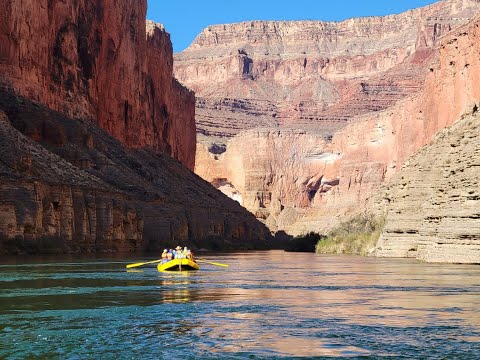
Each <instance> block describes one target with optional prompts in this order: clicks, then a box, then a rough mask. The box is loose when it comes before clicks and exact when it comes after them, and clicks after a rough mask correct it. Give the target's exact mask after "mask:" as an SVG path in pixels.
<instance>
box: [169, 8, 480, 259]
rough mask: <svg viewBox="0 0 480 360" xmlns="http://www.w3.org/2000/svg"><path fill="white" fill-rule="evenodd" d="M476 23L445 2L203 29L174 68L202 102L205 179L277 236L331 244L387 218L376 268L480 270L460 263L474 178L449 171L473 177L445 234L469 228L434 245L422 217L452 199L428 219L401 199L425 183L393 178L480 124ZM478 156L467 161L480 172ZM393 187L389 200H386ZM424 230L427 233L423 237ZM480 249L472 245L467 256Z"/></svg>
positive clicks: (436, 237) (437, 236)
mask: <svg viewBox="0 0 480 360" xmlns="http://www.w3.org/2000/svg"><path fill="white" fill-rule="evenodd" d="M478 11H479V2H478V1H469V0H450V1H441V2H439V3H436V4H433V5H431V6H428V7H425V8H422V9H418V10H413V11H410V12H407V13H404V14H400V15H394V16H389V17H385V18H367V19H353V20H348V21H345V22H342V23H339V24H331V23H318V22H280V23H277V22H252V23H242V24H234V25H225V26H215V27H209V28H207V29H206V30H204V31H203V32H202V34H201V35H200V36H199V37H198V38H197V40H196V41H195V42H194V43H193V44H192V45H191V47H190V48H189V49H187V50H186V51H185V52H183V53H182V54H179V55H177V56H176V60H177V64H176V65H175V71H176V73H177V74H179V75H178V76H179V77H180V78H182V79H184V81H186V82H187V83H189V84H191V86H193V87H195V86H197V89H198V91H199V96H200V98H201V99H200V101H198V103H197V107H198V109H197V111H198V114H199V116H197V123H198V126H199V132H200V135H201V136H200V137H199V139H200V143H199V145H198V147H199V151H198V152H197V163H196V172H197V173H198V174H200V175H201V176H202V177H204V178H205V179H206V180H208V181H211V182H212V183H213V184H214V185H216V186H217V187H218V188H219V189H221V190H222V191H224V192H225V193H226V194H228V195H229V196H231V197H232V198H235V199H237V200H238V201H240V202H241V203H242V204H243V205H244V206H245V207H246V208H247V209H249V210H250V211H252V212H253V213H254V214H255V215H256V216H257V217H258V218H260V219H263V221H264V222H265V223H266V224H267V225H268V226H269V228H270V229H272V230H285V231H286V232H287V233H290V234H293V235H296V234H302V233H306V232H309V231H318V232H326V231H328V230H329V229H331V228H332V226H334V225H335V224H338V223H339V222H341V221H343V220H345V219H348V217H350V216H352V215H353V214H355V213H358V212H363V211H366V210H367V209H369V210H370V211H376V212H378V213H379V214H387V226H386V228H385V231H384V233H383V235H382V240H381V244H382V245H379V246H380V248H379V249H380V250H379V251H378V252H377V254H378V255H379V256H418V257H419V258H422V259H426V260H428V261H459V262H474V261H475V259H477V260H478V261H480V255H479V253H478V251H475V252H473V253H472V254H473V255H471V256H465V254H466V253H467V252H468V251H469V250H468V251H467V250H466V248H465V247H463V248H462V245H465V244H466V243H465V241H464V239H467V240H468V241H470V242H471V241H473V240H471V239H472V236H474V237H475V236H477V237H478V232H477V233H475V234H473V235H472V232H471V231H470V232H469V231H466V232H465V229H466V228H467V227H469V228H470V229H478V224H477V223H476V221H477V220H476V219H477V215H478V214H477V213H475V211H470V212H469V213H468V212H467V211H464V210H461V209H462V206H463V209H473V208H474V205H472V202H474V203H475V204H476V205H477V206H478V205H479V204H478V198H477V197H476V195H475V194H476V192H475V191H476V190H475V187H477V188H478V186H480V185H479V182H478V179H477V178H476V177H475V176H476V175H475V174H477V172H476V171H475V169H476V168H475V165H471V161H469V162H465V163H458V162H455V163H457V165H458V166H457V165H455V166H456V167H457V168H458V169H457V168H456V169H452V171H453V172H454V173H463V171H460V170H459V169H460V168H461V167H462V166H463V167H464V171H465V174H468V176H467V178H465V179H464V178H458V179H457V178H452V179H450V180H449V182H448V183H449V184H451V186H456V187H458V188H462V189H464V190H465V191H463V192H462V194H463V193H465V194H470V195H468V196H466V197H465V198H462V199H464V200H465V201H467V202H468V204H467V203H464V202H462V201H463V200H462V201H456V202H455V206H453V207H448V206H446V207H444V208H442V209H443V210H442V211H443V213H442V215H439V217H440V220H438V219H437V220H438V221H439V222H440V223H445V224H446V223H448V224H451V223H452V222H451V221H450V222H449V220H448V216H446V214H447V213H448V211H449V210H448V209H452V211H454V212H455V213H454V214H450V215H449V216H450V218H456V219H457V220H458V219H459V217H461V219H462V220H461V221H460V220H458V221H457V224H458V223H461V222H463V225H462V226H460V227H458V228H457V229H456V230H452V231H443V230H442V231H443V232H442V231H440V230H439V231H438V232H436V230H432V231H430V230H431V229H433V228H434V227H435V226H436V225H435V224H433V223H432V222H431V221H430V220H428V219H424V218H423V214H424V213H425V209H430V210H431V209H432V208H435V206H433V207H432V206H430V205H431V204H430V203H433V204H435V203H436V202H437V201H443V202H444V201H445V198H447V197H445V196H444V197H443V198H442V199H443V200H441V199H440V200H439V199H438V198H437V197H435V196H429V197H427V198H428V199H429V200H428V201H429V202H428V203H425V204H424V203H422V204H421V206H420V205H418V204H414V203H413V202H408V201H406V200H405V201H401V199H402V198H405V196H406V195H405V194H406V193H405V191H401V189H400V190H399V188H402V186H403V187H406V188H412V187H414V183H415V181H417V182H418V181H421V180H419V179H420V178H419V176H420V175H421V173H418V174H417V173H415V172H413V171H412V169H410V170H408V171H410V172H409V174H415V175H409V176H410V178H411V179H413V180H412V183H411V184H409V182H408V181H405V184H404V183H403V182H402V180H400V178H401V177H402V173H399V174H397V173H398V172H399V171H400V170H401V167H402V164H404V163H405V162H407V163H408V159H409V158H410V157H411V156H412V155H413V154H415V153H416V152H417V151H418V150H419V149H420V148H422V147H424V146H426V145H428V144H429V143H430V142H431V141H432V139H433V138H434V137H435V136H436V134H437V133H438V132H439V131H441V130H442V129H444V128H445V127H448V126H450V125H452V124H454V123H455V122H457V121H458V120H460V119H461V118H462V117H463V115H464V114H467V113H475V112H476V111H477V110H478V106H479V103H480V88H479V87H478V86H476V84H478V82H479V80H480V79H479V76H480V67H479V65H480V64H479V61H480V60H479V59H480V56H479V55H480V45H479V44H480V43H479V41H478V40H479V39H478V34H479V25H480V20H479V19H478V18H477V17H475V16H476V14H478ZM263 38H266V40H262V39H263ZM234 59H237V60H238V61H237V62H236V61H234ZM209 62H213V63H214V64H215V66H212V67H209V65H208V64H209ZM209 79H213V80H214V81H210V80H209ZM222 96H223V98H222ZM475 121H477V120H475ZM467 128H468V129H467ZM472 128H473V129H475V127H470V128H469V127H468V126H463V127H458V129H467V130H468V131H470V132H471V131H473V130H472ZM246 129H250V130H246ZM300 129H301V130H300ZM458 129H457V130H456V131H461V130H458ZM467 130H465V131H467ZM457 137H459V138H460V139H462V138H463V137H462V134H460V133H458V134H456V135H455V141H454V143H459V144H460V145H459V146H463V145H462V144H463V142H462V141H460V140H459V141H457V140H458V139H457ZM470 138H471V139H472V140H471V141H473V142H475V141H477V138H476V137H474V136H470ZM452 141H453V140H452ZM468 141H470V140H468V139H467V141H466V143H468ZM452 146H453V145H452ZM438 148H440V149H443V148H444V147H443V145H437V148H436V149H437V150H432V151H431V153H433V154H436V155H437V156H438V154H439V152H441V151H440V150H438ZM477 149H478V147H475V146H473V149H470V148H469V149H466V150H468V151H465V153H468V154H470V155H469V156H471V157H472V158H474V159H476V158H477V157H476V155H475V154H476V153H475V151H477ZM457 153H458V154H463V153H464V152H463V151H462V149H460V150H459V151H458V152H457ZM448 156H450V155H448V154H445V158H446V159H447V157H448ZM450 161H451V160H450ZM419 163H421V162H420V160H419ZM453 163H454V162H453V161H452V164H453ZM418 167H421V168H424V169H426V170H425V172H430V173H429V175H428V179H430V181H431V183H430V184H426V185H425V188H428V187H429V186H430V185H431V187H432V188H438V187H439V186H440V185H438V184H443V183H442V182H441V181H434V178H435V174H436V172H435V171H433V169H431V167H428V166H427V165H426V164H423V163H422V165H421V166H420V165H418ZM472 169H473V170H472ZM425 174H426V173H425ZM417 175H418V176H417ZM425 176H427V175H425ZM392 177H395V179H396V180H395V184H396V185H395V186H394V185H392V189H393V190H392V189H390V191H387V190H384V189H383V188H382V185H384V184H388V183H389V181H390V180H391V179H392ZM455 179H457V180H458V182H457V183H456V185H452V184H453V182H455ZM399 184H400V185H399ZM415 184H416V183H415ZM422 189H423V188H422ZM472 191H473V192H472ZM414 193H415V194H417V193H418V191H417V192H414ZM438 193H441V189H439V190H438ZM449 194H450V193H449ZM472 194H473V195H472ZM450 195H451V196H452V198H453V197H455V196H457V195H458V194H457V193H456V192H455V191H454V192H452V193H451V194H450ZM462 196H463V195H462ZM413 197H415V196H413ZM411 198H412V196H410V197H409V199H411ZM467 198H468V199H467ZM430 210H429V211H430ZM400 213H401V215H398V214H400ZM430 213H431V211H430ZM459 214H463V215H459ZM457 215H458V216H457ZM443 217H445V221H443V220H442V218H443ZM405 220H407V221H405ZM437 220H435V221H437ZM442 221H443V222H442ZM425 224H426V225H427V228H428V229H430V230H429V232H428V234H427V235H425V234H424V236H423V237H422V236H419V235H418V234H419V233H422V229H421V228H422V226H423V225H425ZM465 224H469V225H468V226H466V225H465ZM446 227H447V226H446V225H445V226H444V230H445V228H446ZM438 228H439V227H438ZM474 232H475V231H474ZM424 233H425V232H424ZM446 239H449V240H448V241H447V242H449V243H450V244H451V246H450V251H451V252H452V254H451V256H450V257H445V256H444V255H442V254H444V252H445V251H444V250H442V249H440V250H439V245H438V242H442V241H443V242H445V241H446ZM478 246H479V244H478V243H472V247H470V248H469V249H477V248H478ZM440 247H441V246H440ZM412 249H415V251H411V250H412ZM417 249H418V252H417ZM409 251H410V252H409ZM455 251H456V252H455ZM447 258H448V259H447ZM446 259H447V260H446Z"/></svg>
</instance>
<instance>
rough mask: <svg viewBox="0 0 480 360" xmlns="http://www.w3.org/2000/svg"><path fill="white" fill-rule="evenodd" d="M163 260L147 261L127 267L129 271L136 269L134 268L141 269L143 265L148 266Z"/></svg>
mask: <svg viewBox="0 0 480 360" xmlns="http://www.w3.org/2000/svg"><path fill="white" fill-rule="evenodd" d="M162 260H163V259H159V260H154V261H147V262H141V263H136V264H128V265H127V269H131V268H134V267H139V266H143V265H148V264H155V263H158V262H160V261H162Z"/></svg>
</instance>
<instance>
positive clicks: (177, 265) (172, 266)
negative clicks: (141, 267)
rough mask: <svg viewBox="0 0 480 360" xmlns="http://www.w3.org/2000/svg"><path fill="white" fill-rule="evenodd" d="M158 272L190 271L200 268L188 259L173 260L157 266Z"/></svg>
mask: <svg viewBox="0 0 480 360" xmlns="http://www.w3.org/2000/svg"><path fill="white" fill-rule="evenodd" d="M157 269H158V271H191V270H200V266H198V264H197V263H196V262H194V261H192V260H190V259H173V260H170V261H169V262H166V263H165V264H162V263H160V264H158V266H157Z"/></svg>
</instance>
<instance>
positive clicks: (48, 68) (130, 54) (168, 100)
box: [0, 0, 195, 169]
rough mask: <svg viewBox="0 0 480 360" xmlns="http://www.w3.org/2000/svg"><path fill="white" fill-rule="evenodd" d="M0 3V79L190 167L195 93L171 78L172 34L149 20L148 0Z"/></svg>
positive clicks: (130, 143)
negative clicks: (147, 16)
mask: <svg viewBox="0 0 480 360" xmlns="http://www.w3.org/2000/svg"><path fill="white" fill-rule="evenodd" d="M1 7H2V14H1V15H0V43H1V44H2V46H1V48H0V84H2V85H3V86H7V85H8V86H9V87H10V88H12V89H14V90H15V91H16V92H17V93H19V94H20V95H22V96H25V97H26V98H28V99H31V100H34V101H37V102H40V103H42V104H44V105H46V106H48V107H49V108H51V109H53V110H57V111H60V112H62V113H65V114H67V115H69V116H71V117H81V118H93V119H95V120H96V121H97V123H98V124H99V125H100V126H101V127H102V128H103V129H105V130H106V131H107V132H109V133H110V134H111V135H113V136H114V137H115V138H117V139H119V140H120V141H121V142H122V143H124V144H125V145H127V146H128V147H131V148H146V147H148V148H151V149H152V150H154V151H156V152H162V153H165V154H169V155H171V156H173V157H175V158H177V159H179V160H180V161H181V162H182V163H183V164H185V165H186V166H187V167H189V168H190V169H193V167H194V156H195V155H194V154H195V124H194V114H195V109H194V94H193V93H191V92H190V91H189V90H187V89H186V88H184V87H183V86H182V85H180V84H179V83H178V82H177V81H176V80H175V79H174V78H173V75H172V67H173V59H172V46H171V43H170V39H169V35H168V34H167V33H166V32H165V31H164V29H163V28H162V27H159V26H157V25H155V24H153V23H148V26H147V25H146V22H145V15H146V0H141V1H134V0H122V1H120V2H119V1H113V0H106V1H101V2H99V1H94V0H79V1H47V0H38V1H37V0H35V1H34V0H31V1H20V0H2V1H1ZM145 30H147V31H146V35H145Z"/></svg>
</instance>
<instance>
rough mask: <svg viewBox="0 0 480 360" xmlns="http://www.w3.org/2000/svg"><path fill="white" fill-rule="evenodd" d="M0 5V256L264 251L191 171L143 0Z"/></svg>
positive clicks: (247, 223) (162, 48)
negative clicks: (174, 249) (180, 249)
mask: <svg viewBox="0 0 480 360" xmlns="http://www.w3.org/2000/svg"><path fill="white" fill-rule="evenodd" d="M1 5H2V12H1V14H0V43H1V44H2V46H1V47H0V150H1V151H0V252H17V251H20V252H25V251H27V252H37V251H52V250H53V251H79V252H95V251H137V250H145V249H151V250H154V249H158V248H159V247H163V246H173V245H176V244H178V243H184V244H190V245H191V246H194V247H204V248H215V249H226V248H261V247H265V246H268V243H269V240H270V233H269V231H268V229H267V228H266V227H265V226H263V225H262V224H260V223H259V222H258V221H257V220H256V219H255V218H254V217H253V215H251V214H250V213H248V212H247V211H246V210H245V209H243V208H242V207H241V206H239V205H238V204H237V203H236V202H234V201H232V200H230V199H229V198H227V197H225V196H223V195H222V194H221V193H220V192H219V191H217V190H216V189H215V188H213V187H212V186H211V185H210V184H208V183H206V182H205V181H203V180H202V179H200V178H199V177H198V176H196V175H194V174H193V173H192V172H191V171H190V170H188V169H187V167H189V168H190V169H192V168H193V165H194V158H195V146H196V144H195V123H194V110H195V105H194V94H193V93H192V92H191V91H189V90H187V89H186V88H184V87H183V86H182V85H180V84H179V83H178V82H177V81H176V80H175V79H174V78H173V74H172V66H173V60H172V46H171V43H170V40H169V35H168V34H167V33H166V32H165V31H164V29H163V28H162V27H161V26H159V25H155V24H153V23H150V22H149V23H146V22H145V12H146V1H144V0H142V1H131V0H122V1H111V0H108V1H102V2H99V1H94V0H79V1H71V0H67V1H46V0H45V1H43V0H42V1H17V0H1ZM170 156H172V157H173V158H176V159H177V160H178V161H177V160H175V159H173V158H171V157H170ZM179 161H180V162H181V163H183V164H184V165H185V166H186V167H184V166H183V165H182V164H181V163H180V162H179Z"/></svg>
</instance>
